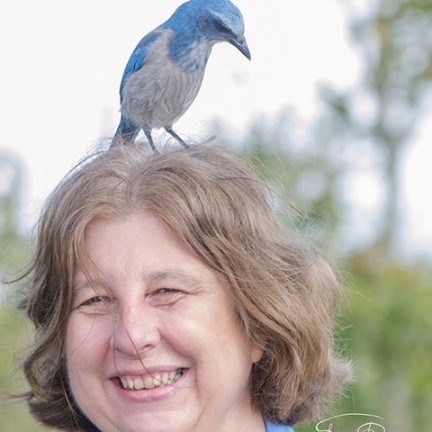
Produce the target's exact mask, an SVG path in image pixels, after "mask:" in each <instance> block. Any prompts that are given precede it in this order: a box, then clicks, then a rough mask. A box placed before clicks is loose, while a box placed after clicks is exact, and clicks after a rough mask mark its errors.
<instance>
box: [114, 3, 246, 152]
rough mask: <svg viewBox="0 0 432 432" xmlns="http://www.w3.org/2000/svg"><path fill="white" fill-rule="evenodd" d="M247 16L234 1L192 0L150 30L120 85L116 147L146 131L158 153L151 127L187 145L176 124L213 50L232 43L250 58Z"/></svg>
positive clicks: (135, 53) (195, 91) (138, 47)
mask: <svg viewBox="0 0 432 432" xmlns="http://www.w3.org/2000/svg"><path fill="white" fill-rule="evenodd" d="M244 29H245V25H244V19H243V15H242V13H241V12H240V10H239V9H238V8H237V6H235V5H234V4H233V3H232V2H231V1H229V0H189V1H187V2H185V3H183V4H181V5H180V6H179V7H178V8H177V9H176V10H175V12H174V13H173V14H172V15H171V17H170V18H169V19H168V20H167V21H165V22H164V23H163V24H161V25H159V26H158V27H156V28H155V29H154V30H152V31H151V32H150V33H148V34H146V35H145V36H144V37H143V38H142V39H141V40H140V41H139V42H138V45H137V46H136V48H135V49H134V51H133V52H132V54H131V56H130V58H129V61H128V62H127V64H126V67H125V70H124V72H123V76H122V79H121V83H120V113H121V118H120V123H119V125H118V128H117V130H116V132H115V135H114V138H113V140H112V144H111V147H112V146H115V145H118V144H121V143H125V142H132V143H133V142H134V141H135V139H136V137H137V135H138V134H139V132H140V130H141V129H142V130H143V132H144V134H145V136H146V138H147V140H148V142H149V144H150V146H151V148H152V150H153V151H154V152H156V153H157V150H156V147H155V145H154V141H153V138H152V130H153V129H160V128H164V129H165V131H166V132H168V133H169V134H170V135H171V136H173V137H174V138H175V139H176V140H177V141H178V142H179V143H180V144H182V145H183V146H184V147H188V144H187V143H186V142H185V141H184V140H183V139H182V138H180V136H179V135H178V134H177V133H176V132H174V130H173V125H174V123H175V122H176V121H177V120H178V119H179V118H180V117H181V116H182V115H183V114H184V113H185V112H186V111H187V110H188V108H189V107H190V105H191V104H192V102H193V101H194V100H195V98H196V96H197V94H198V92H199V89H200V87H201V84H202V81H203V78H204V73H205V69H206V65H207V61H208V59H209V56H210V54H211V51H212V48H213V46H214V45H215V44H217V43H219V42H228V43H229V44H231V45H232V46H234V47H235V48H237V49H238V50H239V51H240V52H241V53H242V54H243V55H244V56H245V57H246V58H247V59H249V60H250V59H251V54H250V51H249V47H248V44H247V42H246V38H245V35H244Z"/></svg>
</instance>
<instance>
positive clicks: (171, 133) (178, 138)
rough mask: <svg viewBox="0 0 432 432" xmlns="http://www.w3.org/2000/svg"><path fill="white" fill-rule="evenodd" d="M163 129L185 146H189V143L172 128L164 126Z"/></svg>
mask: <svg viewBox="0 0 432 432" xmlns="http://www.w3.org/2000/svg"><path fill="white" fill-rule="evenodd" d="M165 130H166V131H167V132H168V133H169V134H170V135H171V136H173V137H174V138H175V139H176V140H177V141H178V142H179V143H180V144H182V145H183V146H184V147H185V148H189V145H188V144H186V143H185V142H184V141H183V140H182V139H181V138H180V137H179V136H178V135H177V134H176V133H175V132H174V131H173V130H172V128H165Z"/></svg>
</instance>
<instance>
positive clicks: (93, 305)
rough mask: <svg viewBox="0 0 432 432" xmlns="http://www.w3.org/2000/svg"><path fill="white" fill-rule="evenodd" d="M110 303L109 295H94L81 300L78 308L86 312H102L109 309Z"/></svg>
mask: <svg viewBox="0 0 432 432" xmlns="http://www.w3.org/2000/svg"><path fill="white" fill-rule="evenodd" d="M111 303H112V301H111V298H110V297H107V296H94V297H91V298H89V299H87V300H85V301H83V302H82V303H81V305H80V308H81V309H82V310H83V311H85V312H87V313H94V314H103V313H106V312H107V311H108V310H109V308H110V305H111Z"/></svg>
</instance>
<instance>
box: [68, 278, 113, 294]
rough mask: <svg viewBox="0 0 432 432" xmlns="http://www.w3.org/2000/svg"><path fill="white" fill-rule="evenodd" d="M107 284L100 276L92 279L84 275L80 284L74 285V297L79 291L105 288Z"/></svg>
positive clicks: (79, 281)
mask: <svg viewBox="0 0 432 432" xmlns="http://www.w3.org/2000/svg"><path fill="white" fill-rule="evenodd" d="M105 286H107V284H106V283H105V281H104V280H103V279H102V278H101V277H98V276H93V277H91V278H87V277H85V276H84V275H83V278H80V280H78V282H76V283H74V284H73V285H72V295H73V296H74V295H76V294H77V293H78V292H79V291H82V290H86V289H93V290H95V289H96V288H97V287H105Z"/></svg>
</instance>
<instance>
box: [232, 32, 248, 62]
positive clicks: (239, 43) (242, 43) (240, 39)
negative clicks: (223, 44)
mask: <svg viewBox="0 0 432 432" xmlns="http://www.w3.org/2000/svg"><path fill="white" fill-rule="evenodd" d="M229 42H230V44H231V45H233V46H235V47H236V48H237V49H238V50H239V51H240V52H241V53H242V54H243V55H244V56H245V57H246V58H247V59H249V60H250V59H251V53H250V51H249V47H248V45H247V43H246V39H245V37H244V36H243V35H242V36H237V37H235V38H232V39H231V40H230V41H229Z"/></svg>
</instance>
